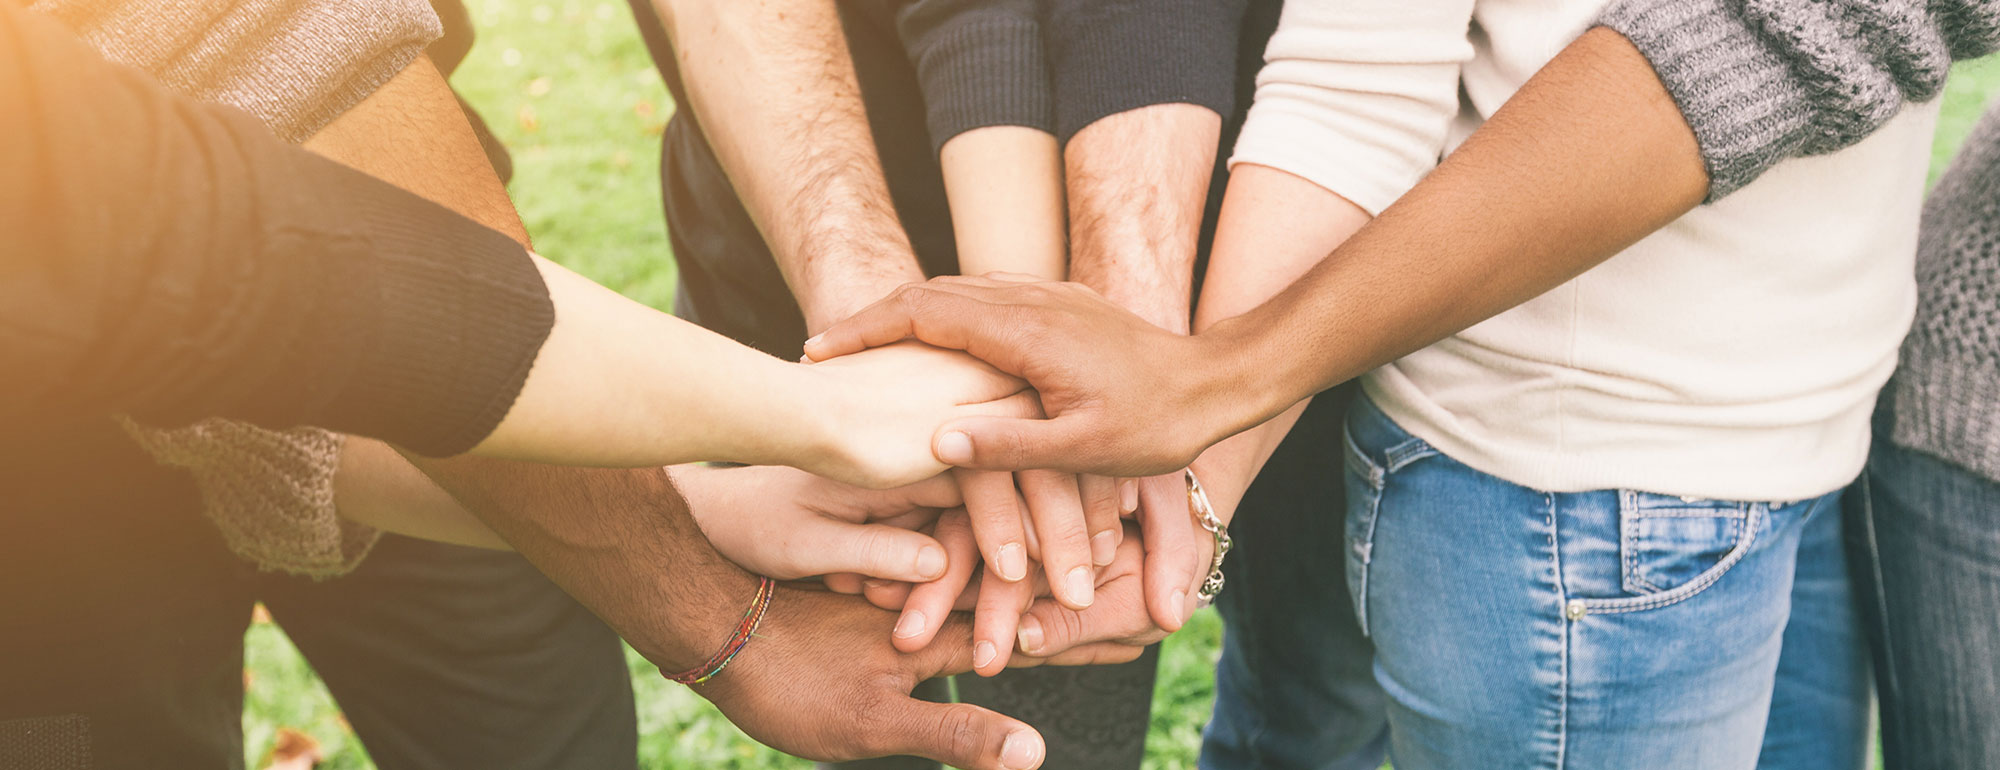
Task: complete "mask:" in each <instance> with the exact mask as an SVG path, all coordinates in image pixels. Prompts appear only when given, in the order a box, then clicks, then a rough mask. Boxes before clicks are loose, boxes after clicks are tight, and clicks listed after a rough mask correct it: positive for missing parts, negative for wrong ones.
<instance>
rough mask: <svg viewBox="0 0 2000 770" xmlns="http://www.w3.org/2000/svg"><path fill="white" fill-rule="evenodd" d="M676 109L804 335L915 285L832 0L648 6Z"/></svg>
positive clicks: (660, 1) (660, 0) (685, 0)
mask: <svg viewBox="0 0 2000 770" xmlns="http://www.w3.org/2000/svg"><path fill="white" fill-rule="evenodd" d="M654 7H655V8H657V9H658V10H659V12H660V18H661V20H662V21H663V22H665V24H666V27H667V32H668V35H669V36H670V37H671V38H672V40H673V45H674V54H675V56H676V58H677V59H678V63H679V65H680V71H681V76H682V78H683V80H684V81H685V82H686V84H687V89H688V98H689V99H690V100H691V101H692V102H693V107H694V109H695V113H696V114H698V115H700V116H701V124H702V131H703V133H704V134H705V135H706V136H707V138H708V142H709V146H711V147H713V148H714V149H715V154H716V157H717V158H718V159H720V160H721V162H722V167H723V169H724V170H725V171H727V172H728V174H729V179H730V182H731V183H732V184H734V186H735V188H736V194H737V197H739V198H740V199H742V201H743V205H744V208H745V209H747V210H748V211H749V212H750V217H751V219H753V220H755V221H756V223H757V227H758V229H759V230H761V231H762V232H763V235H764V240H765V242H766V243H768V244H770V246H771V251H772V253H773V255H774V256H776V258H777V261H778V267H779V268H780V269H781V270H782V271H783V273H784V275H785V282H786V283H787V284H789V285H790V287H791V289H792V296H793V297H795V298H797V299H798V302H799V307H800V309H801V310H803V311H804V313H805V319H806V329H807V330H808V333H818V332H819V331H820V330H822V329H825V328H826V327H827V326H829V325H831V324H832V323H833V322H835V321H838V320H840V319H843V318H846V317H847V316H848V315H850V314H852V313H853V312H854V311H856V310H860V309H861V308H863V307H865V306H867V305H868V304H869V303H871V302H874V301H875V300H878V299H881V298H882V296H883V295H885V294H887V293H889V291H890V290H891V289H893V288H895V287H896V286H898V285H900V284H902V283H905V282H908V281H921V280H923V278H924V275H923V271H922V269H921V268H919V267H918V265H917V260H916V255H915V252H914V251H912V249H911V247H910V242H909V238H908V237H907V236H906V235H904V233H903V229H902V226H901V224H900V223H899V222H898V220H897V218H896V211H895V208H894V206H893V205H892V203H891V202H890V198H889V185H888V182H887V181H886V180H885V178H884V176H883V173H882V163H881V160H880V159H879V158H878V157H876V154H875V142H874V138H873V135H872V134H871V132H870V129H869V125H868V115H867V112H866V110H865V108H864V107H863V105H862V102H861V86H860V83H859V82H858V81H857V79H856V77H855V74H854V64H853V60H852V59H851V58H850V57H849V55H848V52H847V40H846V37H845V36H844V34H843V32H842V29H841V22H840V14H839V11H838V10H837V9H836V8H835V5H834V3H833V2H832V0H803V1H801V0H790V1H787V0H739V1H736V2H710V1H704V0H654Z"/></svg>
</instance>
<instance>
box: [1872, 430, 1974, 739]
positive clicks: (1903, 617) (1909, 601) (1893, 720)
mask: <svg viewBox="0 0 2000 770" xmlns="http://www.w3.org/2000/svg"><path fill="white" fill-rule="evenodd" d="M1888 419H1890V416H1889V415H1888V414H1886V411H1885V413H1883V414H1878V416H1877V422H1876V431H1875V448H1874V450H1873V452H1872V453H1871V456H1870V457H1869V461H1868V470H1867V472H1865V473H1863V474H1862V476H1861V480H1860V481H1858V482H1856V486H1855V487H1854V489H1853V490H1851V492H1850V494H1849V495H1848V496H1847V499H1848V505H1849V506H1850V507H1849V509H1848V516H1847V525H1848V538H1847V542H1848V546H1849V549H1850V550H1849V553H1850V561H1851V562H1852V564H1853V568H1854V576H1855V582H1856V586H1857V594H1858V595H1859V597H1860V603H1861V610H1862V618H1863V620H1864V623H1865V624H1866V625H1867V627H1868V631H1869V635H1870V637H1871V641H1872V642H1873V648H1874V653H1875V676H1876V689H1877V691H1878V692H1879V693H1880V697H1881V714H1882V754H1883V759H1884V760H1885V762H1886V765H1887V767H1888V768H1889V770H1926V769H1927V768H1936V769H1937V770H1945V769H1947V768H1950V769H1954V770H1956V769H1958V768H1974V767H1981V768H1985V767H2000V483H1995V482H1994V481H1992V480H1990V479H1986V478H1983V477H1981V476H1979V475H1977V474H1974V473H1972V472H1971V471H1969V470H1966V469H1964V468H1961V467H1958V466H1956V465H1952V464H1950V463H1947V462H1945V461H1943V460H1940V459H1938V458H1935V457H1932V456H1930V455H1926V454H1922V453H1920V452H1914V451H1911V450H1908V449H1903V448H1901V447H1897V446H1895V445H1894V444H1892V443H1890V442H1889V439H1888V437H1889V435H1890V432H1889V425H1890V424H1889V423H1888V422H1887V420H1888Z"/></svg>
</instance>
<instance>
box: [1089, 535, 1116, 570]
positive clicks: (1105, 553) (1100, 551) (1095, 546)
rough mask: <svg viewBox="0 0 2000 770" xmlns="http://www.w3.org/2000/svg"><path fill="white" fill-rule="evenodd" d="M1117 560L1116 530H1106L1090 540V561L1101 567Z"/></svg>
mask: <svg viewBox="0 0 2000 770" xmlns="http://www.w3.org/2000/svg"><path fill="white" fill-rule="evenodd" d="M1117 558H1118V530H1115V529H1107V530H1104V531H1103V532H1099V533H1097V535H1096V536H1095V537H1092V538H1090V560H1091V561H1092V562H1093V563H1095V564H1097V566H1099V567H1102V566H1104V565H1106V564H1110V563H1111V562H1112V560H1114V559H1117Z"/></svg>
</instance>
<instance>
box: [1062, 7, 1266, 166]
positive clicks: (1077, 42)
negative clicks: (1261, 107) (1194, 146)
mask: <svg viewBox="0 0 2000 770" xmlns="http://www.w3.org/2000/svg"><path fill="white" fill-rule="evenodd" d="M1057 6H1059V7H1063V8H1067V7H1070V6H1079V7H1082V8H1083V9H1084V10H1081V11H1079V12H1075V13H1070V12H1066V11H1064V12H1059V14H1058V16H1057V17H1055V18H1051V19H1050V20H1049V21H1048V23H1047V25H1046V27H1045V30H1044V32H1045V34H1047V35H1048V38H1049V62H1050V72H1051V75H1052V82H1054V83H1055V84H1056V92H1055V93H1056V99H1055V101H1056V139H1057V141H1059V142H1061V143H1062V144H1065V145H1067V144H1068V143H1069V140H1070V138H1071V137H1074V136H1076V133H1077V132H1078V131H1081V130H1083V128H1084V127H1085V126H1088V125H1090V124H1092V123H1095V122H1097V121H1098V120H1099V119H1101V118H1104V117H1107V116H1110V115H1116V114H1118V113H1120V112H1124V111H1126V110H1133V109H1138V108H1140V107H1149V106H1152V105H1155V104H1177V103H1178V104H1193V105H1196V106H1200V107H1207V108H1208V109H1211V110H1214V111H1215V112H1216V113H1217V114H1219V115H1224V116H1227V115H1229V114H1230V113H1231V112H1232V111H1233V110H1234V109H1235V106H1236V101H1235V99H1236V45H1237V39H1238V37H1239V35H1240V34H1241V32H1242V25H1243V7H1244V5H1243V2H1241V0H1164V1H1163V0H1149V1H1148V2H1133V1H1132V0H1126V1H1124V2H1101V1H1100V2H1091V3H1079V2H1062V3H1057Z"/></svg>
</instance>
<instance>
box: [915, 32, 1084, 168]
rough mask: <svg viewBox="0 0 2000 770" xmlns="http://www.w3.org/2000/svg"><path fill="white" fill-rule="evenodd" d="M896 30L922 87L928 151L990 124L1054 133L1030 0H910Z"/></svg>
mask: <svg viewBox="0 0 2000 770" xmlns="http://www.w3.org/2000/svg"><path fill="white" fill-rule="evenodd" d="M896 30H897V33H898V34H899V35H900V36H901V37H902V39H903V46H904V48H906V49H907V50H908V51H909V55H910V62H911V64H913V65H915V67H916V70H917V82H918V85H919V86H920V87H921V88H922V89H923V94H924V109H925V121H926V123H927V124H928V127H929V129H930V135H931V149H932V150H933V151H935V150H937V149H939V148H942V147H943V146H944V143H945V142H947V141H950V140H951V138H952V137H955V136H958V135H959V134H962V133H965V132H967V131H971V130H973V129H975V128H986V127H988V126H1025V127H1028V128H1034V129H1040V130H1042V131H1050V132H1053V131H1054V130H1055V106H1054V104H1053V103H1052V101H1051V98H1052V97H1051V96H1050V93H1049V69H1048V56H1047V55H1046V54H1045V53H1044V52H1043V50H1042V26H1041V22H1040V14H1039V10H1038V8H1037V6H1036V0H914V2H911V3H909V4H907V5H905V6H903V7H902V9H901V10H899V11H898V12H897V14H896Z"/></svg>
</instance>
